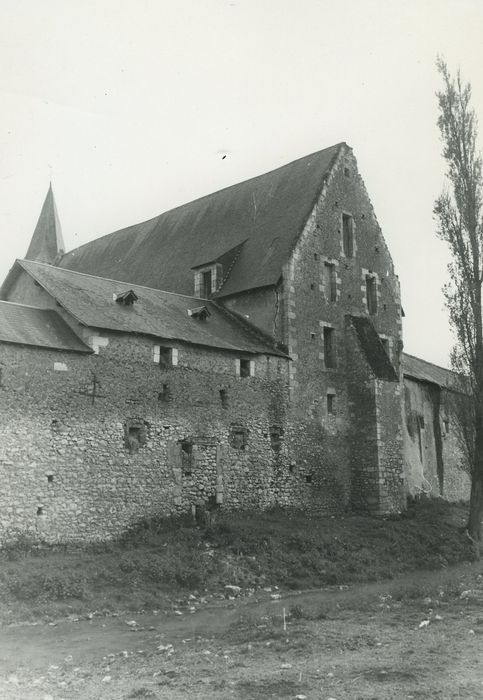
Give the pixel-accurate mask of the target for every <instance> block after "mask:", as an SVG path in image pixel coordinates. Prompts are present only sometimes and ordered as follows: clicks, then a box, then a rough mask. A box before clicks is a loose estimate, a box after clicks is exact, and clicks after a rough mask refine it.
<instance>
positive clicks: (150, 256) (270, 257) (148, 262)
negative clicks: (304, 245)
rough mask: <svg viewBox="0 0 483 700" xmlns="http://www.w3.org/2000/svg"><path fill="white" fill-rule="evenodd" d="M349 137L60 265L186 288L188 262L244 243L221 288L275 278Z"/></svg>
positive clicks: (189, 288) (96, 244)
mask: <svg viewBox="0 0 483 700" xmlns="http://www.w3.org/2000/svg"><path fill="white" fill-rule="evenodd" d="M343 147H344V144H337V145H335V146H331V147H330V148H326V149H325V150H322V151H319V152H318V153H313V154H312V155H309V156H306V157H305V158H300V159H299V160H296V161H293V162H292V163H289V164H288V165H285V166H283V167H281V168H278V169H276V170H272V171H271V172H269V173H265V174H264V175H260V176H258V177H255V178H252V179H251V180H247V181H245V182H241V183H239V184H236V185H233V186H231V187H227V188H226V189H223V190H220V191H218V192H215V193H213V194H210V195H207V196H206V197H202V198H201V199H197V200H195V201H193V202H189V203H188V204H184V205H183V206H180V207H177V208H176V209H172V210H171V211H168V212H166V213H164V214H161V215H160V216H157V217H155V218H154V219H151V220H150V221H146V222H144V223H140V224H136V225H134V226H130V227H128V228H125V229H122V230H120V231H117V232H115V233H111V234H109V235H107V236H104V237H102V238H98V239H97V240H95V241H92V242H90V243H87V244H85V245H83V246H81V247H79V248H76V249H75V250H73V251H71V252H69V253H67V254H65V255H64V256H63V258H62V260H61V261H60V263H59V264H60V266H61V267H64V268H67V269H70V270H76V271H78V272H85V273H88V274H91V275H97V276H101V277H108V278H111V279H117V280H123V281H125V282H131V283H134V284H140V285H143V286H148V287H154V288H157V289H164V290H167V291H171V292H178V293H181V294H188V295H190V294H192V293H193V271H192V269H191V268H193V267H196V266H201V265H204V264H207V263H211V262H214V261H215V260H217V259H218V258H219V257H221V256H222V255H224V254H225V253H227V252H228V251H230V250H232V249H233V248H235V247H236V246H239V245H240V244H241V243H243V242H244V241H245V244H244V245H243V247H242V248H240V252H239V255H238V256H237V259H236V264H235V265H234V266H233V269H232V270H231V272H230V275H229V276H228V279H227V280H226V281H225V282H224V284H223V288H222V290H221V295H225V296H227V295H229V294H234V293H237V292H241V291H244V290H247V289H254V288H256V287H264V286H268V285H273V284H276V283H277V281H278V279H279V278H280V275H281V271H282V267H283V265H284V264H285V263H286V262H287V259H288V257H289V254H290V250H291V248H292V246H293V245H294V243H295V241H296V240H297V237H298V235H299V234H300V233H301V231H302V229H303V227H304V225H305V223H306V221H307V218H308V216H309V214H310V212H311V210H312V208H313V206H314V204H315V202H316V201H317V198H318V196H319V194H320V191H321V189H322V186H323V183H324V181H325V179H326V178H327V177H328V174H329V173H330V170H331V168H332V166H333V164H334V162H335V159H336V157H337V155H338V153H339V152H340V150H341V148H343Z"/></svg>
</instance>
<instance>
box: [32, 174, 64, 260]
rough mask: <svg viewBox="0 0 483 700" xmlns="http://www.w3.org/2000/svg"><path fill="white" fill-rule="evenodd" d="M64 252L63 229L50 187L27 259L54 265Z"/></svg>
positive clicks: (50, 187)
mask: <svg viewBox="0 0 483 700" xmlns="http://www.w3.org/2000/svg"><path fill="white" fill-rule="evenodd" d="M64 251H65V246H64V241H63V239H62V229H61V228H60V221H59V216H58V214H57V207H56V206H55V199H54V193H53V192H52V185H50V186H49V190H48V192H47V196H46V197H45V201H44V204H43V207H42V211H41V212H40V216H39V220H38V221H37V226H36V227H35V231H34V233H33V236H32V240H31V241H30V245H29V249H28V251H27V255H26V256H25V258H26V259H27V260H38V262H44V263H53V262H54V261H55V260H56V258H57V256H58V255H59V254H62V253H64Z"/></svg>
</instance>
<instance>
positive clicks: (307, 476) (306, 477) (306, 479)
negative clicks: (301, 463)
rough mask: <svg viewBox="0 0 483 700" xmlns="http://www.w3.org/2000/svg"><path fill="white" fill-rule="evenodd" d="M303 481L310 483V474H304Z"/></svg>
mask: <svg viewBox="0 0 483 700" xmlns="http://www.w3.org/2000/svg"><path fill="white" fill-rule="evenodd" d="M305 483H307V484H311V483H312V474H306V475H305Z"/></svg>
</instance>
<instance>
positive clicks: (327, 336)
mask: <svg viewBox="0 0 483 700" xmlns="http://www.w3.org/2000/svg"><path fill="white" fill-rule="evenodd" d="M324 362H325V366H326V367H327V368H328V369H331V368H334V367H335V365H336V356H335V330H334V329H333V328H329V327H327V326H325V327H324Z"/></svg>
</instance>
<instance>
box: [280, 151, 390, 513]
mask: <svg viewBox="0 0 483 700" xmlns="http://www.w3.org/2000/svg"><path fill="white" fill-rule="evenodd" d="M343 214H349V215H350V216H351V217H352V222H353V236H354V240H353V253H354V254H353V257H347V256H346V255H345V253H344V246H343V238H342V236H343V224H342V215H343ZM327 264H330V265H333V268H332V270H331V274H332V275H333V278H332V279H333V281H332V284H333V288H332V289H333V293H332V294H331V293H330V291H331V282H330V280H329V278H328V269H327ZM366 275H370V276H372V277H374V278H375V279H376V281H377V285H376V291H377V304H378V308H377V313H376V314H374V315H372V316H371V320H372V322H373V324H374V326H375V328H376V330H377V332H378V333H379V334H380V335H381V336H383V337H384V338H386V339H387V340H388V346H389V348H390V359H391V361H392V363H393V365H394V367H395V370H396V373H398V372H399V362H400V352H401V350H402V342H401V332H402V330H401V328H402V327H401V302H400V293H399V281H398V278H397V276H396V275H395V273H394V267H393V263H392V259H391V257H390V254H389V252H388V249H387V246H386V244H385V241H384V239H383V236H382V233H381V230H380V227H379V225H378V222H377V220H376V217H375V214H374V211H373V208H372V204H371V202H370V200H369V197H368V195H367V192H366V190H365V187H364V184H363V182H362V179H361V177H360V175H359V174H358V170H357V163H356V161H355V158H354V157H353V155H352V152H351V151H350V149H345V150H344V152H343V153H342V154H341V155H340V157H339V160H338V162H337V163H336V164H335V166H334V168H333V170H332V172H331V175H330V177H329V179H328V181H327V182H326V183H325V185H324V186H323V189H322V192H321V196H320V198H319V201H318V202H317V203H316V205H315V207H314V209H313V212H312V214H311V216H310V217H309V219H308V221H307V224H306V226H305V228H304V231H303V232H302V235H301V237H300V240H299V242H298V244H297V246H296V247H295V250H294V252H293V254H292V257H291V260H290V261H289V263H288V264H287V265H286V266H285V269H284V273H283V284H284V287H283V296H282V299H283V312H282V313H283V316H284V322H283V323H282V327H284V328H286V338H287V340H286V343H287V345H288V351H289V355H290V356H291V358H292V360H293V362H292V364H291V365H290V368H289V390H290V399H291V404H290V410H289V416H288V421H289V423H290V424H291V425H292V426H293V432H294V435H295V437H294V440H295V442H296V445H297V447H296V450H295V452H296V453H297V454H298V463H299V466H300V468H301V469H303V470H304V471H307V472H311V473H313V474H314V479H313V481H314V482H315V483H316V484H317V485H318V488H319V492H320V493H321V495H322V494H324V495H325V498H326V499H327V500H329V501H330V502H331V505H332V507H334V508H337V509H338V510H340V509H343V508H345V507H347V506H348V505H349V504H350V503H352V504H353V505H361V506H362V505H363V504H364V503H365V504H366V505H367V498H368V494H367V488H366V487H367V484H366V485H365V486H363V484H362V482H361V479H363V480H364V478H366V477H367V470H368V469H373V470H374V474H373V477H374V494H373V496H372V497H371V498H372V499H373V503H372V505H373V506H374V507H375V509H376V510H378V509H379V508H380V505H381V503H382V502H381V501H380V493H379V492H380V491H381V488H382V486H383V485H384V483H385V482H386V481H387V482H388V483H389V482H391V483H392V482H394V484H396V483H397V484H399V482H400V480H401V476H402V473H401V469H402V459H401V454H400V451H401V443H400V433H399V434H398V429H399V425H398V418H397V417H396V418H394V415H395V416H399V415H400V412H399V402H400V397H399V395H398V393H397V391H396V389H397V383H395V386H393V387H391V388H388V387H386V388H385V389H384V391H383V392H382V394H381V397H380V403H381V402H382V403H381V405H383V406H384V407H386V408H387V403H388V401H389V398H388V395H389V394H390V395H391V400H390V404H391V407H392V412H393V416H392V417H391V418H389V416H388V415H387V412H386V411H385V410H377V412H376V409H377V405H378V400H377V397H376V393H375V390H374V386H373V385H374V382H373V380H374V375H373V374H371V372H370V370H369V368H368V367H367V366H366V364H365V363H363V371H362V375H363V376H362V377H359V378H358V379H357V381H359V382H361V383H360V385H359V386H358V388H357V391H356V390H355V387H356V380H355V374H354V371H353V370H354V368H353V367H352V365H351V363H352V361H353V357H352V353H351V352H348V350H349V347H348V344H349V345H354V344H357V340H356V339H355V337H354V336H353V334H346V332H345V324H346V316H347V315H348V314H351V315H364V316H367V313H368V310H367V298H366V281H365V276H366ZM331 297H335V298H333V299H332V298H331ZM324 329H333V331H334V333H335V355H336V362H335V365H336V366H335V367H332V368H331V367H327V366H326V348H325V347H324V337H326V336H324ZM356 374H357V372H356ZM385 384H389V383H385ZM371 387H372V388H371ZM368 392H369V395H367V394H368ZM329 393H332V394H333V395H335V398H334V399H333V401H334V405H335V415H328V406H327V394H329ZM368 401H369V405H368ZM382 434H383V435H384V444H383V443H382V442H380V444H379V445H378V440H380V438H379V437H378V435H382ZM369 435H371V436H372V437H373V439H374V445H370V444H369V443H368V440H369V437H368V436H369ZM371 439H372V438H371ZM357 460H359V461H360V462H361V463H362V464H365V465H366V466H365V467H363V468H362V471H361V470H360V469H359V470H358V469H357V468H355V462H357ZM381 460H382V461H381ZM369 465H372V466H369ZM364 470H366V477H362V476H361V474H363V473H364ZM366 481H367V479H366ZM383 482H384V483H383ZM351 483H352V486H351ZM361 489H363V491H361ZM394 489H395V490H396V491H398V489H399V487H397V488H396V487H395V486H394V488H393V486H391V488H390V491H391V493H393V492H394ZM399 490H400V489H399ZM399 500H400V499H399ZM397 501H398V497H396V496H394V497H393V496H391V497H389V498H386V497H384V504H385V505H386V506H387V507H388V508H389V510H394V509H398V508H400V507H401V505H400V503H398V505H395V504H396V502H397Z"/></svg>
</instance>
